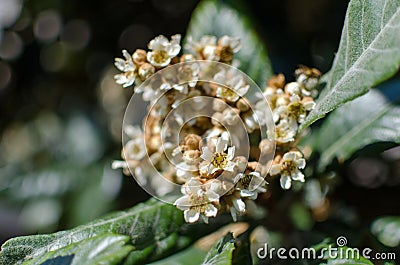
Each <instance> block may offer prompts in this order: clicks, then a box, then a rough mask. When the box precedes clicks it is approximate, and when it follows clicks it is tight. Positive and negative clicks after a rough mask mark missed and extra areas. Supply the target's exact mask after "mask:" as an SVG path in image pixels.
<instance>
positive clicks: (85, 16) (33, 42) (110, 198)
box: [0, 0, 400, 243]
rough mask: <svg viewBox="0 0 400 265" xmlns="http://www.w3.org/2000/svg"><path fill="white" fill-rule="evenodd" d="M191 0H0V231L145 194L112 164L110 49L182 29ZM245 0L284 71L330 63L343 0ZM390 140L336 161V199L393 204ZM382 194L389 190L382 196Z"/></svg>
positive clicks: (117, 120) (31, 229)
mask: <svg viewBox="0 0 400 265" xmlns="http://www.w3.org/2000/svg"><path fill="white" fill-rule="evenodd" d="M197 2H198V1H194V0H171V1H170V0H168V1H165V0H151V1H145V0H117V1H106V0H99V1H77V0H69V1H61V0H58V1H57V0H40V1H39V0H30V1H22V0H0V113H1V114H0V117H1V119H0V243H2V242H4V241H5V240H6V239H8V238H10V237H13V236H16V235H22V234H32V233H42V232H51V231H55V230H59V229H65V228H70V227H73V226H75V225H77V224H81V223H84V222H86V221H89V220H92V219H93V218H95V217H98V216H99V215H101V214H104V213H106V212H109V211H110V210H115V209H123V208H126V207H129V206H132V205H134V204H136V203H137V202H139V201H143V200H145V199H147V198H148V195H147V194H146V193H145V192H144V191H143V190H142V189H141V188H140V187H138V185H137V184H136V183H135V181H134V180H133V178H131V177H127V176H123V175H122V173H121V172H120V171H114V170H112V169H111V167H110V165H111V161H112V160H113V159H119V157H120V148H121V123H122V117H123V113H124V110H125V107H126V104H127V101H128V100H129V98H130V96H131V94H132V91H131V90H130V89H125V90H124V89H122V88H121V87H119V86H117V85H115V84H114V80H113V74H115V73H116V70H115V69H114V67H113V60H114V58H115V57H120V56H121V55H120V53H121V49H127V50H128V51H130V52H133V51H134V50H135V49H136V48H145V47H146V44H147V43H148V41H149V40H151V39H152V38H153V37H154V36H156V35H159V34H163V35H166V36H169V35H172V34H175V33H181V34H182V35H184V33H185V31H186V28H187V25H188V22H189V19H190V16H191V12H192V11H193V9H194V8H195V6H196V4H197ZM229 2H232V4H233V5H235V3H236V1H229ZM248 4H249V10H250V14H251V15H252V19H253V20H254V21H255V22H256V24H257V25H258V27H257V29H256V30H257V31H258V32H259V34H260V36H261V37H262V39H263V40H264V41H265V43H266V46H267V48H268V52H269V55H270V58H271V61H272V64H273V69H274V70H275V72H277V73H278V72H283V73H284V74H285V75H286V76H287V77H289V80H290V79H293V78H294V77H293V71H294V69H295V68H296V67H297V65H298V64H300V63H301V64H305V65H309V66H314V67H317V68H319V69H320V70H321V71H322V72H326V71H327V70H329V68H330V65H331V62H332V60H333V55H334V52H335V50H336V49H337V46H338V41H339V38H340V33H341V28H342V24H343V20H344V15H345V11H346V7H347V1H335V0H320V1H312V0H302V1H295V0H285V1H281V0H274V1H263V2H261V1H260V2H258V1H253V2H249V3H248ZM239 9H240V6H239ZM244 48H245V47H244ZM138 111H145V110H140V109H138ZM393 150H394V151H393ZM399 152H400V151H399V149H392V151H391V153H386V155H378V156H372V157H370V156H368V155H367V156H366V157H361V158H357V159H358V160H357V159H356V160H354V161H353V162H351V163H349V164H346V166H345V167H344V168H343V169H342V172H341V174H343V175H348V176H349V177H348V178H345V179H344V180H343V181H344V183H342V185H341V186H340V187H339V189H338V191H337V194H340V198H341V199H342V200H344V202H345V203H346V206H345V207H343V211H347V213H351V212H352V211H353V210H352V209H356V210H355V212H357V213H358V214H360V216H361V217H363V218H364V217H365V218H367V219H369V218H373V217H376V216H378V215H381V214H395V213H398V214H399V207H398V205H397V204H396V203H398V198H399V197H398V188H396V187H398V183H399V178H400V174H399V171H400V169H399V163H398V161H399V160H400V156H399ZM366 166H368V167H366ZM388 175H394V176H396V177H395V178H390V180H389V178H387V177H385V176H388ZM382 176H383V177H382ZM397 176H399V177H397ZM378 187H380V189H376V188H378ZM383 197H385V198H391V199H392V200H390V201H389V200H386V201H387V203H385V204H384V205H382V204H381V203H380V199H381V198H383ZM396 199H397V201H396ZM271 203H274V201H271ZM396 205H397V206H396ZM353 212H354V211H353ZM351 216H352V215H351V214H350V215H349V218H352V217H351ZM271 225H272V226H273V225H274V224H273V223H272V224H271Z"/></svg>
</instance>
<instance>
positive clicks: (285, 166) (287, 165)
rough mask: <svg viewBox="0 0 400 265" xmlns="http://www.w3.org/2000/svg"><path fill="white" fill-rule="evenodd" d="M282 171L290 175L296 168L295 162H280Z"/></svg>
mask: <svg viewBox="0 0 400 265" xmlns="http://www.w3.org/2000/svg"><path fill="white" fill-rule="evenodd" d="M281 169H282V172H286V173H288V175H290V174H291V173H293V172H295V171H296V169H297V166H296V163H294V161H284V162H283V163H282V168H281Z"/></svg>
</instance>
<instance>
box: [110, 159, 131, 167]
mask: <svg viewBox="0 0 400 265" xmlns="http://www.w3.org/2000/svg"><path fill="white" fill-rule="evenodd" d="M127 167H128V163H127V162H125V161H120V160H115V161H113V162H112V164H111V168H112V169H117V168H127Z"/></svg>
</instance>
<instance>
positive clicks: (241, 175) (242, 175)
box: [233, 173, 244, 184]
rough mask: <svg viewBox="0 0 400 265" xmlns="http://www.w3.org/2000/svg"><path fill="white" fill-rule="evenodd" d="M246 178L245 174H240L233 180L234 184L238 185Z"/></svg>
mask: <svg viewBox="0 0 400 265" xmlns="http://www.w3.org/2000/svg"><path fill="white" fill-rule="evenodd" d="M243 177H244V174H243V173H239V174H237V175H236V176H235V177H234V178H233V183H235V184H236V183H237V182H238V181H239V180H240V179H241V178H243Z"/></svg>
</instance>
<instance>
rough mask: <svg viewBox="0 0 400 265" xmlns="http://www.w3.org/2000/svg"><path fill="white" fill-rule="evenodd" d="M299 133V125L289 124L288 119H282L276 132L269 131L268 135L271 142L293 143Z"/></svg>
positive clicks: (276, 127)
mask: <svg viewBox="0 0 400 265" xmlns="http://www.w3.org/2000/svg"><path fill="white" fill-rule="evenodd" d="M296 133H297V123H289V122H288V121H287V120H286V119H282V120H281V121H280V122H279V124H278V125H276V126H275V130H274V131H273V130H271V129H268V131H267V135H268V138H269V139H270V140H271V141H277V142H278V143H288V142H293V141H294V137H295V136H296Z"/></svg>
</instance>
